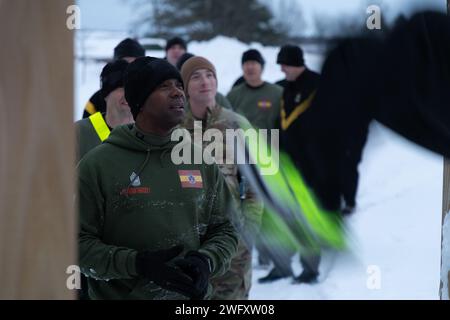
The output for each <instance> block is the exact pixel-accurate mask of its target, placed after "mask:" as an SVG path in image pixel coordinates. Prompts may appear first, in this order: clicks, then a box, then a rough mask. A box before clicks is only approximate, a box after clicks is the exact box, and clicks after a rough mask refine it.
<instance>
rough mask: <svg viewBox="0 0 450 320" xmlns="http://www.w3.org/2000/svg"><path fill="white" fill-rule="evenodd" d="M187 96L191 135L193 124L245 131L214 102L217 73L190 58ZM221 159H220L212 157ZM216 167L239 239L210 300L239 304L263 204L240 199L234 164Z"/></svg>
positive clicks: (249, 196)
mask: <svg viewBox="0 0 450 320" xmlns="http://www.w3.org/2000/svg"><path fill="white" fill-rule="evenodd" d="M181 74H182V77H183V82H184V85H185V91H186V95H187V96H188V99H189V104H190V108H189V111H188V114H187V116H186V118H185V120H184V122H183V126H184V127H185V128H187V129H188V130H189V131H190V132H191V134H193V132H194V121H201V122H202V123H203V127H202V130H203V131H205V130H209V129H217V130H220V131H221V132H222V133H223V137H224V139H225V132H226V130H227V129H239V128H241V127H242V126H243V125H244V126H245V127H248V125H249V124H248V121H247V119H245V118H244V117H242V116H240V115H238V114H237V113H235V112H233V111H231V110H228V109H225V108H222V106H220V105H218V104H217V103H216V100H215V95H216V92H217V76H216V69H215V68H214V66H213V65H212V64H211V62H210V61H208V60H207V59H205V58H202V57H193V58H190V59H188V60H187V61H186V63H185V64H184V65H183V67H182V69H181ZM215 142H216V143H222V144H223V146H222V150H224V153H225V154H226V153H227V144H226V143H225V141H220V142H217V141H215ZM215 156H219V157H221V156H223V155H215ZM223 162H224V163H223V164H219V165H218V166H219V168H220V170H221V172H222V174H223V175H224V177H225V181H226V182H227V185H228V186H229V187H230V191H231V193H232V195H233V198H234V199H235V201H236V203H238V207H240V209H239V210H238V215H239V220H240V223H239V226H238V229H239V230H240V236H241V237H240V239H239V244H238V251H237V253H236V255H235V256H234V257H233V259H232V260H231V267H230V269H229V270H228V271H227V272H226V273H225V274H224V275H223V276H220V277H217V278H214V279H212V283H213V287H214V294H213V297H212V298H213V299H220V300H242V299H248V296H249V291H250V286H251V271H252V268H251V267H252V254H251V251H252V242H253V241H252V238H253V236H254V235H255V234H257V233H258V232H259V225H260V222H261V214H262V202H261V201H260V200H258V199H257V198H256V196H255V194H254V193H253V192H252V191H251V189H249V188H246V189H245V191H244V192H242V195H241V194H240V186H239V180H240V177H239V171H238V166H237V164H235V163H233V164H226V163H225V161H223Z"/></svg>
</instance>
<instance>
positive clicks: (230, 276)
mask: <svg viewBox="0 0 450 320" xmlns="http://www.w3.org/2000/svg"><path fill="white" fill-rule="evenodd" d="M211 284H212V286H213V291H214V292H213V295H212V297H211V299H213V300H247V299H248V294H249V292H250V287H251V284H252V254H251V251H250V250H249V249H248V248H247V246H246V245H245V244H244V242H243V241H242V240H239V245H238V251H237V252H236V255H235V256H234V257H233V259H232V260H231V266H230V269H229V270H228V271H227V272H226V273H225V274H224V275H222V276H220V277H217V278H213V279H211Z"/></svg>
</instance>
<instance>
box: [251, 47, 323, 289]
mask: <svg viewBox="0 0 450 320" xmlns="http://www.w3.org/2000/svg"><path fill="white" fill-rule="evenodd" d="M277 63H278V64H280V65H281V70H282V71H283V72H284V73H285V75H286V79H285V80H283V81H280V82H277V84H280V85H282V86H283V88H284V89H283V96H282V102H281V112H280V119H279V127H280V129H281V130H280V150H282V151H283V152H286V153H287V154H288V155H289V156H290V157H291V159H292V161H293V162H294V164H295V165H296V167H297V168H298V169H299V171H300V173H301V174H302V176H303V178H304V179H305V181H306V183H307V184H308V186H310V187H311V186H312V185H313V182H314V179H315V177H314V173H313V172H314V168H313V164H314V161H313V159H312V158H311V155H310V153H309V151H308V150H309V149H310V146H309V145H308V143H309V139H308V136H309V135H310V134H311V132H312V128H314V127H315V126H318V125H320V123H317V122H316V121H315V117H314V116H313V115H312V114H311V110H310V109H309V107H310V105H311V102H312V100H313V99H314V95H315V93H316V90H317V88H318V85H319V77H320V76H319V74H317V73H315V72H313V71H311V70H309V69H308V68H307V67H306V66H305V62H304V58H303V51H302V49H301V48H300V47H298V46H295V45H290V44H288V45H284V46H283V47H281V49H280V52H279V53H278V56H277ZM263 228H264V226H263ZM262 232H264V230H263V231H262ZM270 250H274V252H276V253H277V255H276V258H275V256H274V258H273V259H272V260H273V262H274V268H273V269H272V270H271V271H270V272H269V274H268V275H267V276H265V277H263V278H260V279H259V282H260V283H265V282H271V281H274V280H278V279H281V278H285V277H290V276H292V275H293V272H292V268H291V257H292V256H293V255H294V252H292V251H290V250H288V249H285V248H283V246H282V245H280V248H278V246H275V245H274V246H272V248H270ZM300 262H301V265H302V267H303V271H302V273H301V274H300V275H299V276H298V277H295V278H294V283H314V282H316V281H317V277H318V275H319V262H320V256H318V255H317V254H316V253H311V254H304V255H302V256H301V258H300Z"/></svg>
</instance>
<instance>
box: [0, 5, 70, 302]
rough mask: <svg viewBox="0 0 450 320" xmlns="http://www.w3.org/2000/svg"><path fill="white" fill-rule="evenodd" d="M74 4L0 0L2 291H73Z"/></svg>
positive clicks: (51, 294)
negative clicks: (69, 282)
mask: <svg viewBox="0 0 450 320" xmlns="http://www.w3.org/2000/svg"><path fill="white" fill-rule="evenodd" d="M71 4H72V3H70V2H69V1H67V0H45V1H35V0H18V1H11V0H0V39H1V42H2V45H1V49H0V299H72V298H74V297H75V295H74V292H73V291H72V290H68V289H67V287H66V280H67V278H68V275H67V274H66V269H67V267H68V266H69V265H73V264H75V263H76V256H75V252H76V246H75V232H76V229H75V213H74V208H73V201H74V198H73V194H74V132H73V33H74V31H73V30H68V28H67V26H66V20H67V18H68V16H69V15H68V14H67V13H66V10H67V7H68V6H69V5H71Z"/></svg>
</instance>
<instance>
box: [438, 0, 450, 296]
mask: <svg viewBox="0 0 450 320" xmlns="http://www.w3.org/2000/svg"><path fill="white" fill-rule="evenodd" d="M448 14H450V0H447V15H448ZM449 210H450V159H444V185H443V193H442V228H441V230H442V231H441V250H442V251H441V282H440V285H439V294H440V298H441V299H445V298H446V299H448V298H449V297H450V269H449V270H447V268H446V266H448V261H445V260H443V257H448V256H450V253H449V252H444V251H445V250H450V243H447V245H446V246H444V241H448V239H449V238H450V235H449V234H444V232H445V228H444V221H445V218H446V215H447V213H448V212H449ZM445 278H447V281H446V282H447V283H446V285H445V284H444V279H445Z"/></svg>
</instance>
